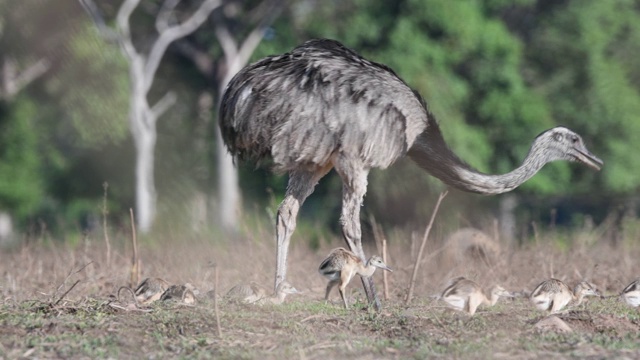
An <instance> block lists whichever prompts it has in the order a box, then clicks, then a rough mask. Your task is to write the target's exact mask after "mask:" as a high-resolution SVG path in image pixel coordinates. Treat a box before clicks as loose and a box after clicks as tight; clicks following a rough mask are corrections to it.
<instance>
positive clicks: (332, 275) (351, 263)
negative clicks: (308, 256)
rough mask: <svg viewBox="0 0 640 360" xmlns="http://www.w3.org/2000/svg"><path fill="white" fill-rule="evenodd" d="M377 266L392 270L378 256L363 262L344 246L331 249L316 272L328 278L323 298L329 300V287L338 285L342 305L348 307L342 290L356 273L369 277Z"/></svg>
mask: <svg viewBox="0 0 640 360" xmlns="http://www.w3.org/2000/svg"><path fill="white" fill-rule="evenodd" d="M377 268H380V269H383V270H386V271H393V270H391V269H390V268H389V267H388V266H387V264H385V263H384V261H382V258H381V257H380V256H377V255H374V256H372V257H371V258H370V259H369V260H368V261H367V263H366V264H365V263H364V262H363V261H362V259H360V257H358V256H357V255H356V254H354V253H352V252H351V251H349V250H347V249H345V248H336V249H333V250H332V251H331V252H330V253H329V255H327V258H326V259H324V260H323V261H322V263H320V267H319V268H318V272H319V273H320V274H321V275H322V276H324V277H326V278H327V279H329V284H327V291H326V292H325V294H324V299H325V300H329V293H330V292H331V289H333V287H334V286H336V285H338V290H339V291H340V296H341V297H342V301H343V302H344V307H345V309H348V308H349V306H348V304H347V298H346V297H345V293H344V291H345V289H346V287H347V285H348V284H349V282H350V281H351V279H352V278H353V277H354V276H355V275H356V274H358V275H360V276H362V277H370V276H372V275H373V273H374V272H375V271H376V269H377Z"/></svg>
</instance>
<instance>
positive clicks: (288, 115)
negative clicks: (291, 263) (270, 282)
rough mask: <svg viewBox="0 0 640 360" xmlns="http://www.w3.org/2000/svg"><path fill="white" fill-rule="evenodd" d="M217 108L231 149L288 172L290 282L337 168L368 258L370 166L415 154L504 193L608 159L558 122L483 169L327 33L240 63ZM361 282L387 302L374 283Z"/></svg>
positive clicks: (388, 79) (346, 228)
mask: <svg viewBox="0 0 640 360" xmlns="http://www.w3.org/2000/svg"><path fill="white" fill-rule="evenodd" d="M219 115H220V116H219V121H220V129H221V132H222V137H223V139H224V142H225V144H226V145H227V148H228V149H229V151H230V152H231V154H232V155H236V156H238V157H239V158H250V159H253V160H255V161H259V160H262V159H271V160H272V163H273V167H274V170H276V171H279V172H288V173H289V183H288V186H287V191H286V195H285V199H284V200H283V202H282V203H281V204H280V207H279V208H278V215H277V219H276V237H277V247H278V248H277V264H276V279H275V286H276V287H277V285H278V284H279V283H281V282H282V281H284V280H285V276H286V272H287V260H286V259H287V251H288V247H289V240H290V238H291V234H292V233H293V231H294V229H295V227H296V217H297V215H298V210H299V209H300V206H301V205H302V203H303V202H304V200H305V199H306V198H307V197H308V196H309V195H310V194H311V193H312V192H313V189H314V187H315V185H316V184H317V183H318V181H319V180H320V179H321V178H322V177H323V176H325V175H326V174H327V173H328V172H329V171H330V170H331V169H335V170H336V172H337V173H338V174H339V175H340V177H341V178H342V182H343V190H342V192H343V195H342V214H341V217H340V222H341V224H342V233H343V235H344V238H345V240H346V242H347V244H348V245H349V248H350V249H351V250H352V251H353V252H354V253H356V254H357V255H358V256H359V257H360V258H361V259H362V260H363V261H366V257H365V254H364V251H363V250H362V245H361V241H360V240H361V239H360V237H361V230H360V206H361V205H362V200H363V197H364V195H365V193H366V191H367V175H368V174H369V170H370V169H371V168H376V167H377V168H386V167H388V166H389V165H391V164H392V163H393V162H394V161H396V160H397V159H398V158H400V157H403V156H405V155H408V156H409V157H411V158H412V159H413V160H414V161H415V162H416V163H417V164H418V165H419V166H421V167H422V168H424V169H425V170H426V171H427V172H429V173H430V174H431V175H433V176H435V177H437V178H439V179H440V180H442V181H443V182H444V183H446V184H448V185H450V186H452V187H455V188H457V189H460V190H464V191H470V192H476V193H481V194H500V193H504V192H507V191H510V190H513V189H515V188H516V187H517V186H519V185H520V184H522V183H523V182H524V181H526V180H527V179H529V178H530V177H531V176H533V175H534V174H535V173H536V172H537V171H538V170H540V168H542V166H543V165H544V164H546V163H548V162H550V161H555V160H568V161H578V162H581V163H584V164H586V165H587V166H590V167H592V168H594V169H596V170H599V169H600V167H601V166H602V165H603V162H602V161H601V160H600V159H598V158H597V157H596V156H594V155H592V154H591V153H590V152H589V151H588V150H587V148H586V147H585V145H584V143H583V142H582V139H581V138H580V136H579V135H578V134H576V133H574V132H573V131H571V130H569V129H567V128H564V127H557V128H553V129H550V130H547V131H545V132H543V133H542V134H540V135H539V136H538V137H537V138H536V139H535V140H534V142H533V145H532V146H531V150H530V151H529V154H528V155H527V157H526V158H525V160H524V162H523V163H522V165H521V166H520V167H518V168H517V169H515V170H513V171H512V172H510V173H507V174H504V175H486V174H482V173H480V172H478V171H476V170H474V169H472V168H471V167H469V166H468V165H467V164H466V163H464V162H463V161H462V160H460V159H459V158H458V157H457V156H456V155H455V154H454V153H453V152H452V151H451V150H450V149H449V148H448V146H447V145H446V143H445V141H444V139H443V137H442V134H441V132H440V129H439V127H438V123H437V122H436V120H435V118H434V116H433V115H432V114H431V113H430V112H429V110H428V108H427V105H426V103H425V102H424V100H423V99H422V98H421V96H420V95H419V94H418V93H417V92H415V91H414V90H412V89H411V88H410V87H409V86H407V84H406V83H405V82H404V81H403V80H402V79H400V78H399V77H398V76H397V75H396V74H395V73H394V72H393V70H391V69H390V68H388V67H387V66H385V65H382V64H378V63H375V62H372V61H369V60H366V59H364V58H362V57H361V56H360V55H358V54H357V53H356V52H354V51H353V50H350V49H348V48H346V47H345V46H343V45H342V44H340V43H339V42H337V41H334V40H327V39H318V40H310V41H307V42H305V43H304V44H302V45H300V46H298V47H296V48H295V49H293V50H292V51H291V52H289V53H286V54H283V55H279V56H269V57H266V58H264V59H262V60H260V61H258V62H256V63H254V64H251V65H248V66H247V67H245V68H244V69H242V70H241V71H240V72H239V73H238V74H236V76H235V77H234V78H233V79H232V80H231V81H230V82H229V84H228V85H227V88H226V90H225V93H224V95H223V98H222V102H221V106H220V114H219ZM363 283H364V285H365V290H366V293H367V296H368V298H369V300H370V301H374V300H375V305H376V307H377V308H379V306H380V305H379V301H378V300H377V299H376V297H375V291H374V290H373V283H372V282H371V280H369V281H365V280H363Z"/></svg>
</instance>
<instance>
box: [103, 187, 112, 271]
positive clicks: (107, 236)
mask: <svg viewBox="0 0 640 360" xmlns="http://www.w3.org/2000/svg"><path fill="white" fill-rule="evenodd" d="M102 187H103V188H104V197H103V198H102V231H103V234H104V242H105V244H106V246H107V268H109V267H110V266H111V241H110V240H109V232H108V231H107V215H109V209H107V190H108V189H109V183H107V182H106V181H105V182H104V184H102Z"/></svg>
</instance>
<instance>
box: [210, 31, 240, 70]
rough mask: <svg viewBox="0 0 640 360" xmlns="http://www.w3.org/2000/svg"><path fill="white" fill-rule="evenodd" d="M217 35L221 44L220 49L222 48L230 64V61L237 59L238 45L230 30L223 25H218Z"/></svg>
mask: <svg viewBox="0 0 640 360" xmlns="http://www.w3.org/2000/svg"><path fill="white" fill-rule="evenodd" d="M215 34H216V37H217V38H218V42H220V47H222V52H223V53H224V57H225V59H226V60H227V63H228V62H229V60H231V59H234V58H235V57H236V54H237V53H238V45H237V44H236V41H235V39H234V38H233V36H232V35H231V33H230V32H229V29H227V27H226V26H225V25H224V24H222V23H219V24H217V25H216V29H215Z"/></svg>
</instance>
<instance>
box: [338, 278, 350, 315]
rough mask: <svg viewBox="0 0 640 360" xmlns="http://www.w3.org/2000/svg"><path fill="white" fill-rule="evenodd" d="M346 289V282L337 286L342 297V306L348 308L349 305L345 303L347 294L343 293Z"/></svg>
mask: <svg viewBox="0 0 640 360" xmlns="http://www.w3.org/2000/svg"><path fill="white" fill-rule="evenodd" d="M346 289H347V284H342V285H340V287H339V288H338V290H340V296H341V297H342V302H343V303H344V308H345V309H349V305H348V304H347V296H346V294H345V293H344V292H345V291H346Z"/></svg>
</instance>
